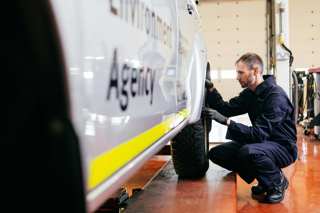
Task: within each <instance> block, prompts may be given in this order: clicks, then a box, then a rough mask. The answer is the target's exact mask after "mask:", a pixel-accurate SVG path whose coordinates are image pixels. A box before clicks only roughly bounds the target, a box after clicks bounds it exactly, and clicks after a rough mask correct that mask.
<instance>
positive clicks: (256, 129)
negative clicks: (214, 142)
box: [226, 94, 289, 143]
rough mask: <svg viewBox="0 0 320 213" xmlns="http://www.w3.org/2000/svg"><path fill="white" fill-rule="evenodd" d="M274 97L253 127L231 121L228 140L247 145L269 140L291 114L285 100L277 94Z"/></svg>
mask: <svg viewBox="0 0 320 213" xmlns="http://www.w3.org/2000/svg"><path fill="white" fill-rule="evenodd" d="M272 96H273V97H271V98H270V99H269V100H270V101H268V104H266V105H265V106H264V109H263V112H262V114H261V115H260V116H259V117H258V118H257V119H256V121H255V122H254V123H253V125H252V127H249V126H246V125H243V124H241V123H236V122H234V121H231V122H230V125H229V127H228V130H227V135H226V138H227V139H231V140H235V141H239V140H240V141H244V142H245V143H260V142H263V141H265V140H267V139H269V138H270V136H271V135H272V131H273V129H274V128H275V127H277V126H278V125H279V124H281V122H282V121H283V120H284V119H285V118H286V116H287V115H288V113H289V112H288V107H287V104H286V103H284V100H283V98H281V96H279V95H276V94H275V95H272Z"/></svg>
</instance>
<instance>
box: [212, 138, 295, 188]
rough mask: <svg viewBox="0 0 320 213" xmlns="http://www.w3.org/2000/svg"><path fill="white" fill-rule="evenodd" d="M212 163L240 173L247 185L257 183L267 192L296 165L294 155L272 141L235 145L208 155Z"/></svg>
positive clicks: (217, 148)
mask: <svg viewBox="0 0 320 213" xmlns="http://www.w3.org/2000/svg"><path fill="white" fill-rule="evenodd" d="M209 158H210V160H211V161H212V162H214V163H216V164H218V165H219V166H221V167H223V168H226V169H228V170H230V171H234V172H237V173H238V174H239V176H240V177H241V178H242V179H243V180H245V181H246V182H247V183H251V182H252V181H253V180H254V179H257V180H258V182H259V184H262V185H263V186H265V187H267V188H272V187H274V186H275V185H278V184H279V183H280V181H281V168H284V167H286V166H288V165H290V164H291V163H293V162H294V160H295V159H294V158H293V156H292V154H290V152H289V151H288V150H287V149H286V148H285V147H284V146H282V145H280V144H279V143H276V142H272V141H265V142H263V143H253V144H243V143H240V142H236V141H232V142H226V143H224V144H221V145H218V146H216V147H214V148H212V149H211V150H210V151H209Z"/></svg>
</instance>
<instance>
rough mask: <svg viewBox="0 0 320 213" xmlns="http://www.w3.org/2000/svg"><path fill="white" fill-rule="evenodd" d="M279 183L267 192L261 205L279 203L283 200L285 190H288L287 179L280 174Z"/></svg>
mask: <svg viewBox="0 0 320 213" xmlns="http://www.w3.org/2000/svg"><path fill="white" fill-rule="evenodd" d="M281 175H282V177H281V182H280V184H279V185H276V186H274V187H273V188H270V189H268V190H267V194H266V196H265V197H264V199H263V200H261V201H260V202H263V203H279V202H281V201H282V200H283V198H284V194H285V191H286V189H287V188H288V185H289V182H288V180H287V178H286V177H285V176H284V175H283V174H281Z"/></svg>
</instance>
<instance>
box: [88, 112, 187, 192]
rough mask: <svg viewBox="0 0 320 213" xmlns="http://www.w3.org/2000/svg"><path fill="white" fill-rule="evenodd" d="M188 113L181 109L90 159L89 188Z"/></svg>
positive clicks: (154, 140) (184, 117) (167, 130)
mask: <svg viewBox="0 0 320 213" xmlns="http://www.w3.org/2000/svg"><path fill="white" fill-rule="evenodd" d="M189 114H190V112H189V111H188V110H187V109H183V110H181V111H180V112H178V113H177V114H176V115H172V116H171V117H169V118H167V119H166V120H164V121H163V122H161V123H160V124H157V125H156V126H154V127H152V128H151V129H149V130H147V131H145V132H143V133H142V134H140V135H138V136H136V137H134V138H133V139H131V140H129V141H126V142H124V143H121V144H120V145H118V146H116V147H115V148H113V149H111V150H108V151H106V152H105V153H103V154H101V155H100V156H98V157H96V158H95V159H93V160H91V162H90V167H89V172H90V173H89V178H88V188H89V190H91V189H93V188H95V187H96V186H97V185H99V184H100V183H102V182H103V181H104V180H105V179H107V178H108V177H109V176H111V175H112V174H114V173H115V172H116V171H117V170H119V169H120V168H121V167H123V166H124V165H126V164H127V163H128V162H129V161H130V160H132V159H133V158H134V157H136V156H137V155H139V153H141V152H143V151H144V150H145V149H146V148H148V147H149V146H151V145H152V144H153V143H155V142H156V141H157V140H158V139H159V138H161V137H162V136H163V135H165V134H166V133H167V132H169V131H170V130H171V129H173V128H175V127H176V126H177V125H178V124H179V123H181V122H182V121H183V120H184V119H186V117H187V116H188V115H189Z"/></svg>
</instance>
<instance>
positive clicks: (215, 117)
mask: <svg viewBox="0 0 320 213" xmlns="http://www.w3.org/2000/svg"><path fill="white" fill-rule="evenodd" d="M203 113H204V114H205V115H206V116H207V117H208V118H211V119H213V120H215V121H217V122H218V123H220V124H223V125H227V122H228V118H227V117H225V116H223V115H221V114H220V113H219V112H218V111H217V110H214V109H210V108H207V107H206V108H205V109H204V111H203Z"/></svg>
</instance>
